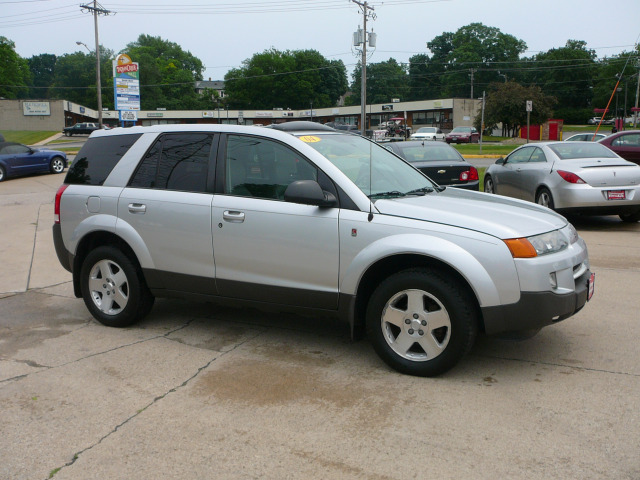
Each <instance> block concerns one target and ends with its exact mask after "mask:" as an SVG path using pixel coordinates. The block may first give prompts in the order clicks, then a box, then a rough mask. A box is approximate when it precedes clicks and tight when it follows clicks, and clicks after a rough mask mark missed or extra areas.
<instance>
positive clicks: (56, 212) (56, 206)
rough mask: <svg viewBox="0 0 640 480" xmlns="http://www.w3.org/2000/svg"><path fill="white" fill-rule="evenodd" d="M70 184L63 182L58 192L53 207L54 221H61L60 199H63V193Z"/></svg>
mask: <svg viewBox="0 0 640 480" xmlns="http://www.w3.org/2000/svg"><path fill="white" fill-rule="evenodd" d="M68 186H69V185H67V184H65V183H63V184H62V185H60V188H59V189H58V191H57V192H56V202H55V204H54V207H53V223H60V200H61V199H62V194H63V193H64V191H65V190H66V189H67V187H68Z"/></svg>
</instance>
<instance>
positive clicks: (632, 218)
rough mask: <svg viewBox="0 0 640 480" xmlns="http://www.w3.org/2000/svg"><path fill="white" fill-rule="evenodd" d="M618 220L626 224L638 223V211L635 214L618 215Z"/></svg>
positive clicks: (639, 216) (639, 211) (639, 212)
mask: <svg viewBox="0 0 640 480" xmlns="http://www.w3.org/2000/svg"><path fill="white" fill-rule="evenodd" d="M619 217H620V220H622V221H623V222H626V223H636V222H640V210H638V211H637V212H635V213H622V214H620V215H619Z"/></svg>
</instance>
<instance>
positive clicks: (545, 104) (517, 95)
mask: <svg viewBox="0 0 640 480" xmlns="http://www.w3.org/2000/svg"><path fill="white" fill-rule="evenodd" d="M527 100H531V101H533V111H532V112H531V116H530V122H531V124H532V125H535V124H541V123H544V122H546V121H547V120H548V119H549V118H551V117H552V115H553V105H554V104H555V103H556V99H555V97H551V96H548V95H545V94H544V93H543V92H542V89H541V88H540V87H535V86H533V87H524V86H522V85H520V84H519V83H516V82H501V83H499V82H496V83H492V84H491V85H489V92H488V94H487V98H486V104H485V112H484V118H485V125H497V124H498V123H502V135H503V136H505V137H506V136H512V137H516V136H517V135H518V132H519V130H520V126H521V125H526V123H527V112H526V102H527ZM480 120H481V119H480V114H478V115H477V116H476V119H475V124H476V127H479V126H480Z"/></svg>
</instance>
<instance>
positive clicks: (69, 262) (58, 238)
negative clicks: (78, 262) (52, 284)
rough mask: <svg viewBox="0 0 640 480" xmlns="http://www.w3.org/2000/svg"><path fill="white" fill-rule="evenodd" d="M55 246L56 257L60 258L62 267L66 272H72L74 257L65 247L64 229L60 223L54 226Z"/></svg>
mask: <svg viewBox="0 0 640 480" xmlns="http://www.w3.org/2000/svg"><path fill="white" fill-rule="evenodd" d="M53 245H54V247H55V249H56V255H57V256H58V260H59V261H60V265H62V266H63V267H64V269H65V270H67V271H69V272H72V271H73V255H72V254H71V252H69V251H68V250H67V249H66V248H65V246H64V242H63V241H62V227H61V226H60V224H59V223H54V224H53Z"/></svg>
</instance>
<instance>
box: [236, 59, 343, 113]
mask: <svg viewBox="0 0 640 480" xmlns="http://www.w3.org/2000/svg"><path fill="white" fill-rule="evenodd" d="M346 90H347V74H346V68H345V66H344V64H343V63H342V61H340V60H334V61H329V60H327V59H326V58H324V57H323V56H322V55H321V54H320V53H319V52H317V51H316V50H296V51H289V50H287V51H284V52H281V51H279V50H276V49H270V50H265V51H264V52H262V53H257V54H255V55H253V56H252V57H251V58H250V59H247V60H244V61H243V62H242V67H240V68H236V69H232V70H230V71H229V72H227V74H226V75H225V93H226V95H227V96H228V101H229V104H230V105H231V106H233V107H235V108H252V109H272V108H293V109H301V108H307V107H310V106H311V104H313V107H314V108H323V107H331V106H333V105H335V104H336V102H337V101H338V99H339V98H340V96H341V95H343V94H344V93H345V92H346Z"/></svg>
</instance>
